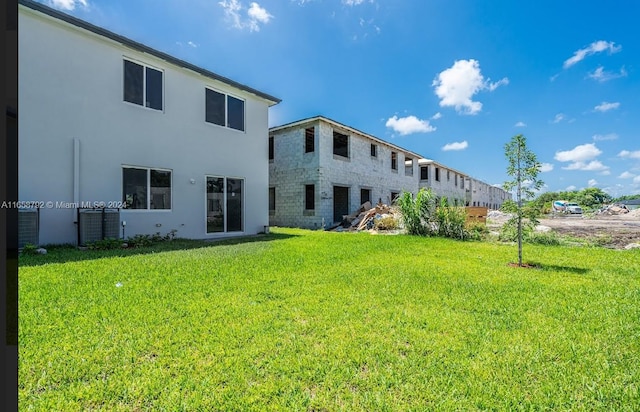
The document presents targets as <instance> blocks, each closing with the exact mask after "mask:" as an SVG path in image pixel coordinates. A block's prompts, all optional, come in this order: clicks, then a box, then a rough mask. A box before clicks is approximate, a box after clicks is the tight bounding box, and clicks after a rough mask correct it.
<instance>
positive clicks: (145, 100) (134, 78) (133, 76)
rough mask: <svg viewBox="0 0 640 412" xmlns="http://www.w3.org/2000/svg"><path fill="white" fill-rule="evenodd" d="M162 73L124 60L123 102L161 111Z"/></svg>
mask: <svg viewBox="0 0 640 412" xmlns="http://www.w3.org/2000/svg"><path fill="white" fill-rule="evenodd" d="M162 88H163V87H162V71H160V70H157V69H154V68H152V67H148V66H144V65H142V64H138V63H134V62H132V61H130V60H124V101H125V102H129V103H133V104H138V105H140V106H144V107H148V108H150V109H154V110H162V94H163V92H162Z"/></svg>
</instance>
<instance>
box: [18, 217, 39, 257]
mask: <svg viewBox="0 0 640 412" xmlns="http://www.w3.org/2000/svg"><path fill="white" fill-rule="evenodd" d="M39 223H40V209H20V210H18V248H19V249H22V248H23V247H24V245H26V244H31V245H34V246H38V245H39V243H40V236H39V234H40V230H39V229H40V228H39V226H40V224H39Z"/></svg>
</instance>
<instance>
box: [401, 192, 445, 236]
mask: <svg viewBox="0 0 640 412" xmlns="http://www.w3.org/2000/svg"><path fill="white" fill-rule="evenodd" d="M396 205H397V206H398V208H399V210H400V215H401V216H402V218H401V219H402V223H403V225H404V227H405V229H406V230H407V233H408V234H410V235H420V236H428V235H430V234H432V233H431V232H432V230H431V225H430V221H431V216H432V214H433V212H434V210H435V206H436V204H435V197H434V195H433V192H432V191H431V189H424V188H421V189H420V190H419V191H418V193H417V194H416V196H415V198H414V197H413V194H412V193H411V192H407V191H403V192H402V193H401V194H400V196H398V198H397V199H396Z"/></svg>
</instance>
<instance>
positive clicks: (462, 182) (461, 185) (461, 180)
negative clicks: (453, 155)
mask: <svg viewBox="0 0 640 412" xmlns="http://www.w3.org/2000/svg"><path fill="white" fill-rule="evenodd" d="M460 188H461V189H464V176H460Z"/></svg>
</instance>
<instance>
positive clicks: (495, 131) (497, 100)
mask: <svg viewBox="0 0 640 412" xmlns="http://www.w3.org/2000/svg"><path fill="white" fill-rule="evenodd" d="M41 1H42V2H43V3H45V4H48V5H50V6H53V7H55V8H58V9H60V10H62V11H65V12H67V13H69V14H72V15H74V16H76V17H79V18H81V19H84V20H87V21H89V22H91V23H93V24H96V25H99V26H102V27H104V28H106V29H109V30H112V31H114V32H116V33H118V34H122V35H124V36H126V37H129V38H131V39H133V40H136V41H139V42H141V43H144V44H146V45H148V46H150V47H153V48H156V49H158V50H161V51H164V52H167V53H169V54H171V55H174V56H176V57H178V58H181V59H184V60H187V61H189V62H191V63H194V64H196V65H198V66H201V67H204V68H206V69H209V70H211V71H214V72H216V73H218V74H220V75H223V76H226V77H229V78H231V79H233V80H235V81H238V82H240V83H244V84H246V85H248V86H251V87H254V88H256V89H258V90H261V91H263V92H265V93H269V94H271V95H274V96H276V97H278V98H281V99H282V102H281V103H280V104H278V105H276V106H274V107H272V108H271V109H270V114H269V116H270V126H277V125H280V124H283V123H288V122H292V121H296V120H300V119H303V118H307V117H312V116H316V115H323V116H326V117H329V118H331V119H333V120H336V121H338V122H340V123H344V124H346V125H348V126H351V127H354V128H356V129H359V130H362V131H364V132H366V133H369V134H372V135H374V136H377V137H379V138H382V139H384V140H387V141H390V142H392V143H394V144H396V145H398V146H401V147H404V148H406V149H409V150H411V151H414V152H417V153H420V154H422V155H423V156H424V157H427V158H431V159H434V160H436V161H438V162H441V163H443V164H445V165H448V166H450V167H452V168H454V169H458V170H460V171H462V172H465V173H467V174H470V175H471V176H473V177H475V178H478V179H481V180H483V181H485V182H487V183H490V184H496V185H499V184H501V183H503V182H504V181H505V180H507V179H509V177H508V176H507V175H506V172H505V170H506V166H507V162H506V159H505V155H504V145H505V144H506V143H507V142H508V141H509V140H510V138H511V137H512V136H514V135H516V134H519V133H521V134H523V135H525V136H526V138H527V142H528V146H529V148H530V149H531V150H532V151H533V152H534V153H535V154H536V155H537V157H538V160H539V161H540V162H541V163H542V164H543V173H541V174H540V175H539V177H540V178H541V179H542V180H543V181H544V182H545V184H546V185H545V188H544V189H543V190H544V191H562V190H580V189H583V188H587V187H598V188H601V189H603V190H604V191H606V192H608V193H609V194H611V195H612V196H614V197H615V196H619V195H623V194H636V193H640V82H639V81H638V78H639V76H640V41H638V39H640V29H638V28H637V27H638V25H637V17H638V16H639V15H640V2H638V1H633V0H628V1H625V0H621V1H616V2H604V1H602V2H601V1H553V0H539V1H511V0H504V1H501V0H491V1H489V0H487V1H476V0H428V1H427V0H424V1H418V0H416V1H410V0H260V1H258V2H251V1H246V0H162V1H158V0H41Z"/></svg>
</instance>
